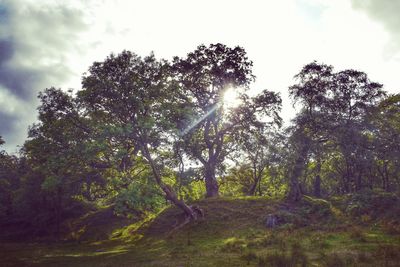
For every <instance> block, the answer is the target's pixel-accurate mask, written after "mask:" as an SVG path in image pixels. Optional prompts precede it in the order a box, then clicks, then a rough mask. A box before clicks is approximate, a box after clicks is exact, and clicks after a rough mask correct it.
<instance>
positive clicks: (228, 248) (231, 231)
mask: <svg viewBox="0 0 400 267" xmlns="http://www.w3.org/2000/svg"><path fill="white" fill-rule="evenodd" d="M355 67H357V66H355ZM270 75H271V74H270ZM272 75H273V74H272ZM293 76H294V79H293V84H292V85H291V86H290V87H289V88H288V89H287V90H288V95H289V96H290V99H291V101H292V104H293V107H294V109H293V110H294V112H296V114H293V116H292V117H293V119H292V120H291V121H290V122H285V121H283V120H282V118H281V112H282V109H288V107H284V106H282V99H281V96H280V94H279V93H276V92H274V91H272V90H269V89H263V90H262V89H261V88H257V90H254V89H253V83H254V81H255V79H256V77H255V76H254V74H253V62H252V61H251V59H249V58H248V57H247V54H246V51H245V49H244V48H242V47H239V46H238V47H228V46H226V45H224V44H220V43H217V44H211V45H199V46H198V47H197V48H196V49H195V50H193V51H192V52H189V53H188V54H187V55H186V56H184V57H174V58H173V60H170V61H168V60H164V59H159V58H156V56H155V55H154V54H150V55H148V56H145V57H141V56H139V55H137V54H135V53H133V52H130V51H126V50H125V51H122V52H121V53H119V54H110V55H109V56H107V57H106V58H105V59H104V60H103V61H99V62H94V63H93V64H92V65H91V66H90V68H89V69H88V70H87V72H86V73H84V74H83V75H82V84H81V85H82V88H81V89H79V90H68V91H67V90H64V89H61V88H56V87H51V88H46V89H44V90H43V91H41V92H40V93H39V95H38V98H39V100H40V105H39V106H38V108H37V111H38V119H37V122H36V123H34V124H33V125H31V126H30V127H29V129H28V138H27V140H26V141H25V143H24V144H23V146H21V149H20V151H19V154H8V153H7V152H6V151H5V150H0V228H1V229H2V230H1V231H0V248H1V250H2V252H0V255H1V258H2V259H0V265H1V266H55V265H57V266H95V265H96V266H399V265H398V262H399V260H400V205H399V204H400V94H389V93H387V92H386V91H385V90H384V87H383V85H382V84H380V83H379V82H376V81H371V80H370V79H369V77H368V75H367V74H366V73H364V72H362V71H360V70H356V69H345V70H337V69H336V68H334V66H331V65H328V64H325V63H321V62H317V61H313V62H310V63H307V62H305V65H304V66H303V67H302V68H301V69H299V70H298V73H293ZM250 88H252V89H250ZM5 142H7V140H3V138H1V137H0V145H2V144H4V143H5Z"/></svg>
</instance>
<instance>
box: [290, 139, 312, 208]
mask: <svg viewBox="0 0 400 267" xmlns="http://www.w3.org/2000/svg"><path fill="white" fill-rule="evenodd" d="M309 149H310V148H309V143H308V142H304V143H303V144H302V147H301V149H300V151H299V152H298V155H297V159H296V161H295V163H294V166H293V169H292V172H291V174H290V188H289V194H288V198H289V199H290V200H292V201H299V200H300V199H301V197H302V192H301V187H300V181H299V178H300V176H301V174H302V172H303V170H304V165H305V163H306V160H307V155H308V151H309Z"/></svg>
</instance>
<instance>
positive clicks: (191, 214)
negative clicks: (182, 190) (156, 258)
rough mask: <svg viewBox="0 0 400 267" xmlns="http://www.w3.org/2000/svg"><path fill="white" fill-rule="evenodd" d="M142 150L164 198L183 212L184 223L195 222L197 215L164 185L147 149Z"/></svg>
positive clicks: (145, 147)
mask: <svg viewBox="0 0 400 267" xmlns="http://www.w3.org/2000/svg"><path fill="white" fill-rule="evenodd" d="M142 147H143V149H142V152H143V155H144V157H145V158H146V159H147V161H148V162H149V164H150V167H151V170H152V172H153V175H154V178H155V180H156V183H157V184H158V186H159V187H160V188H161V190H162V191H163V192H164V193H165V197H166V198H167V199H168V200H169V201H171V202H172V203H173V204H174V205H175V206H177V207H178V208H180V209H181V210H183V212H184V213H185V215H186V219H185V222H184V224H185V223H187V222H189V221H190V220H197V213H196V211H194V210H193V209H192V208H191V207H190V206H189V205H187V204H186V203H185V202H184V201H183V200H181V199H179V198H178V197H177V196H176V194H175V192H174V191H173V190H172V188H171V187H170V186H169V185H166V184H164V182H163V181H162V179H161V175H160V172H159V170H158V168H157V165H156V163H155V162H154V160H153V158H152V157H151V154H150V152H149V150H148V148H147V146H146V145H142Z"/></svg>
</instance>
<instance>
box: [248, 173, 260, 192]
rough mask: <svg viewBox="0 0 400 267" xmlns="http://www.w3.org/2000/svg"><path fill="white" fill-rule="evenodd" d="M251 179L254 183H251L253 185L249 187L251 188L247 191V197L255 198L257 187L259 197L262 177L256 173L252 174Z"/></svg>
mask: <svg viewBox="0 0 400 267" xmlns="http://www.w3.org/2000/svg"><path fill="white" fill-rule="evenodd" d="M253 177H254V182H253V184H252V185H251V187H250V189H249V193H248V195H249V196H255V195H256V190H257V186H259V188H258V189H259V191H260V195H261V177H262V173H260V172H258V174H257V173H254V175H253Z"/></svg>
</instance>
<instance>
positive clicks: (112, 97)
mask: <svg viewBox="0 0 400 267" xmlns="http://www.w3.org/2000/svg"><path fill="white" fill-rule="evenodd" d="M82 85H83V90H82V91H80V92H79V93H78V98H79V100H80V102H81V103H82V105H83V106H84V108H85V109H86V111H87V113H86V116H87V117H88V118H90V120H93V121H94V125H96V126H97V129H96V130H95V132H97V133H98V134H99V135H101V136H103V138H105V139H106V140H107V143H109V145H110V146H111V147H112V150H114V151H115V152H116V153H117V154H119V155H120V156H119V158H120V159H122V161H125V165H127V166H131V165H132V164H134V163H135V161H136V160H140V159H144V160H145V161H146V162H147V164H148V166H149V167H150V168H151V171H152V175H153V178H154V182H155V183H156V184H157V185H158V186H159V188H160V189H161V190H162V191H163V192H164V194H165V197H166V198H167V199H168V200H169V201H171V202H172V203H173V204H174V205H176V206H177V207H179V208H180V209H182V210H183V211H184V212H185V214H186V216H187V220H190V219H196V218H197V213H196V211H195V210H194V209H192V208H191V207H190V206H188V205H187V204H186V203H185V202H184V201H183V200H182V199H179V198H178V197H177V196H176V194H175V192H174V191H173V189H172V187H171V186H170V185H168V184H166V183H165V182H164V180H163V177H162V176H163V172H164V171H165V168H164V164H163V155H165V154H166V153H167V154H168V153H170V152H171V150H172V144H171V140H173V136H174V135H176V131H175V129H174V127H173V126H174V123H173V121H172V119H173V117H174V114H175V113H176V112H178V111H177V110H178V109H179V99H178V94H177V88H178V87H176V86H173V85H174V84H173V83H171V75H170V66H169V64H168V62H166V61H164V60H161V61H158V60H157V59H156V58H155V57H154V55H153V54H151V55H150V56H147V57H145V58H143V59H142V58H141V57H139V56H137V55H135V54H133V53H131V52H129V51H123V52H122V53H121V54H119V55H117V56H115V55H111V56H109V57H107V59H106V60H105V61H104V62H95V63H94V64H93V65H92V66H91V67H90V69H89V73H88V74H86V75H85V76H84V77H83V82H82ZM104 129H106V131H105V130H104Z"/></svg>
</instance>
